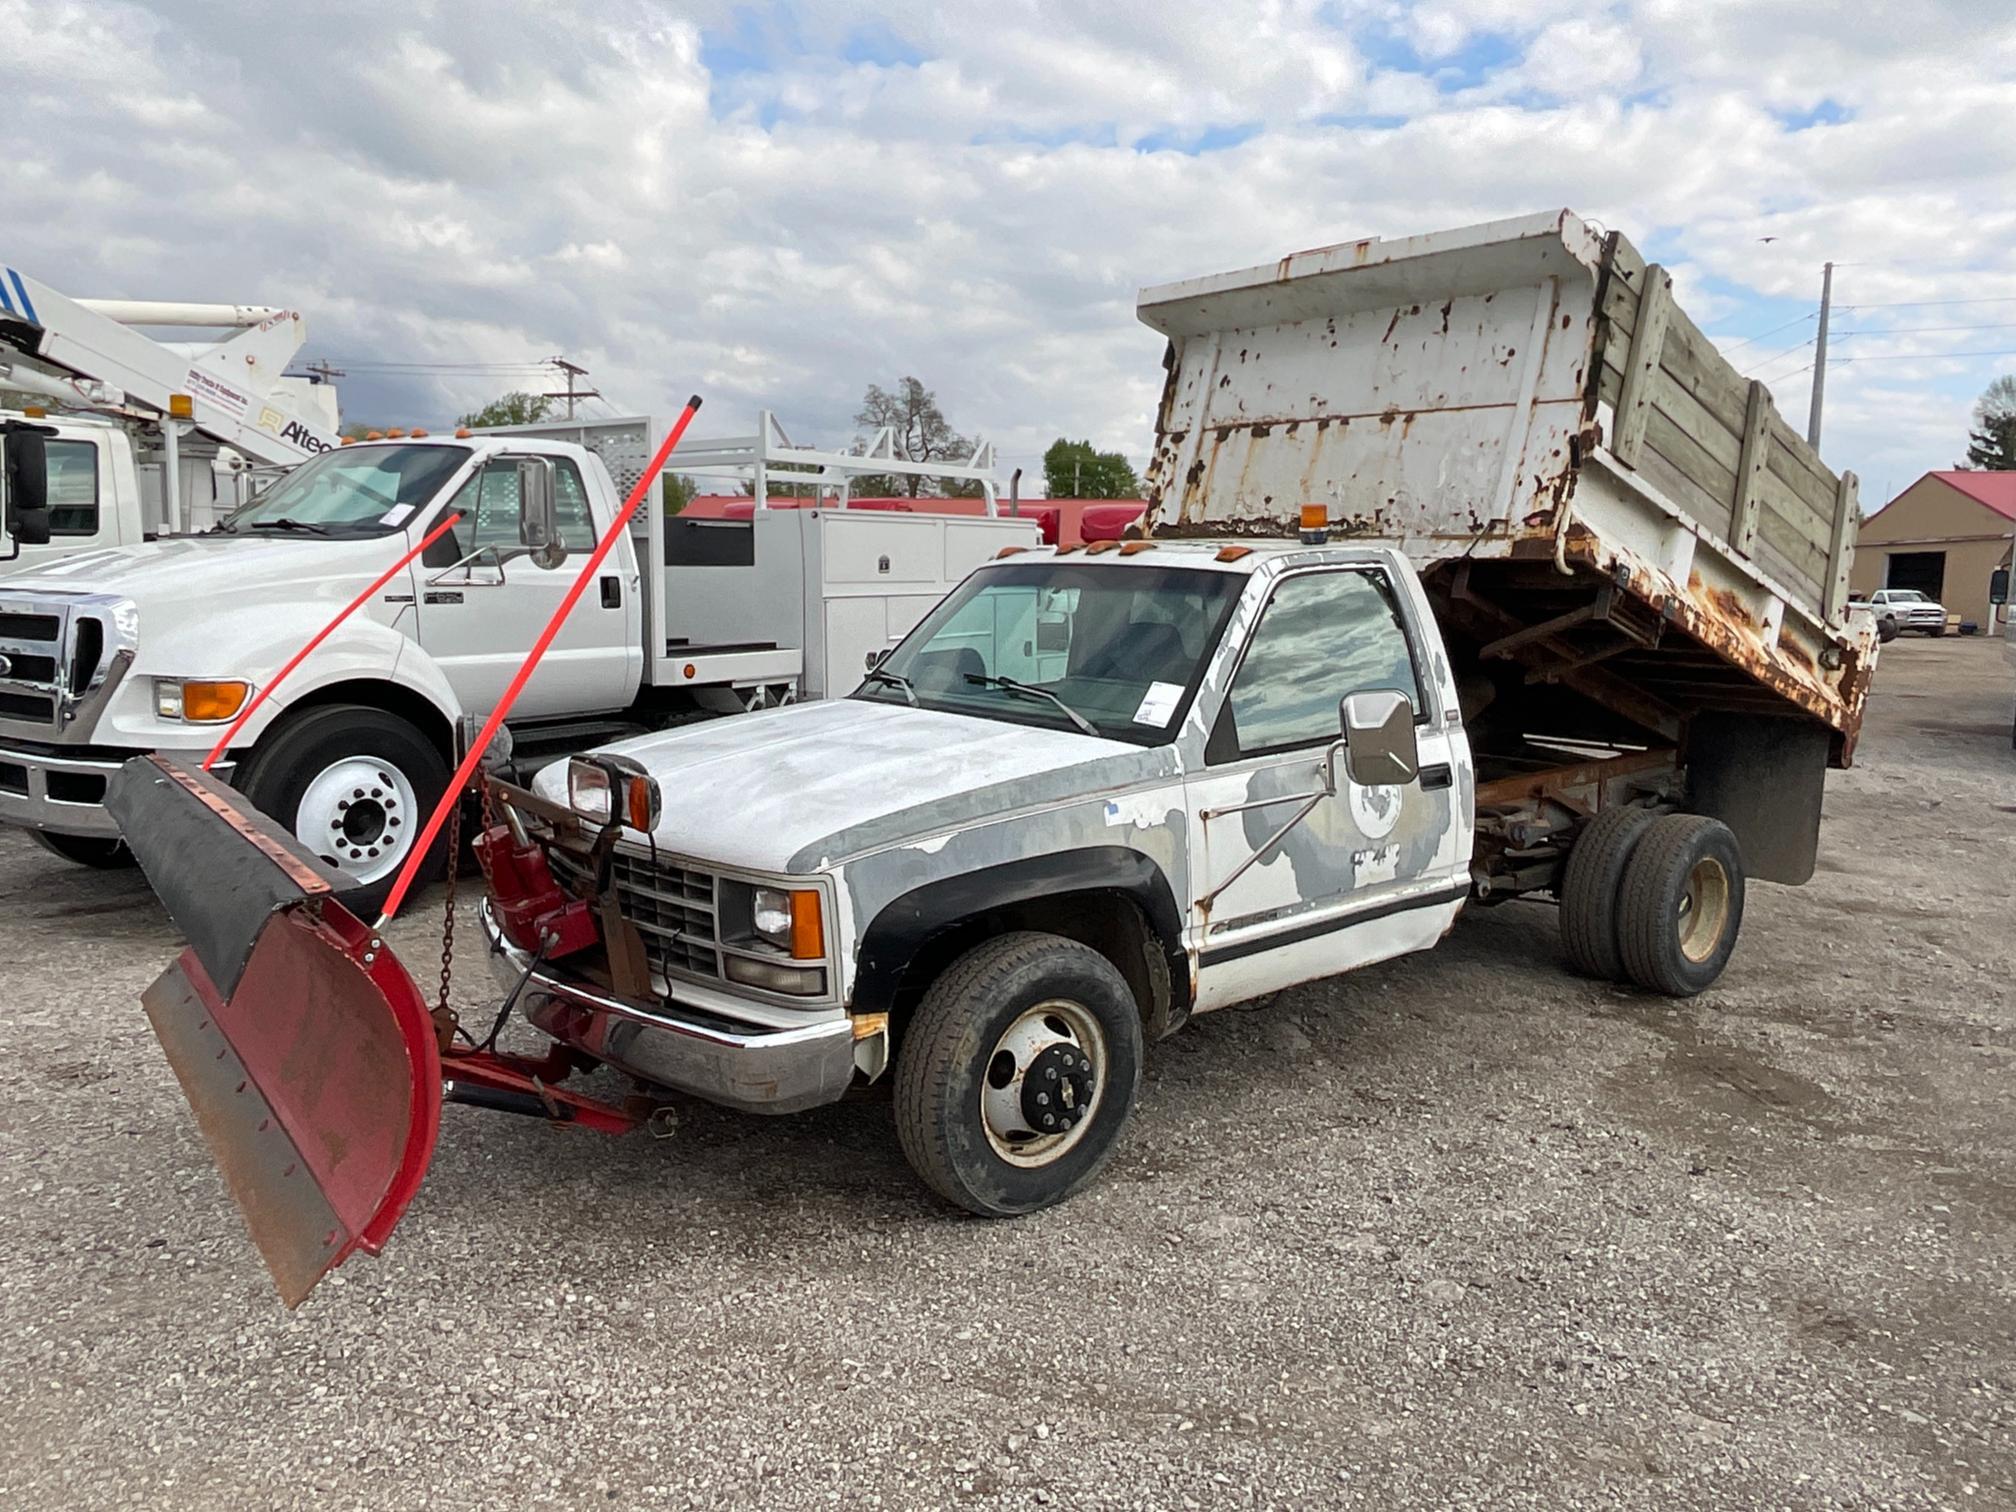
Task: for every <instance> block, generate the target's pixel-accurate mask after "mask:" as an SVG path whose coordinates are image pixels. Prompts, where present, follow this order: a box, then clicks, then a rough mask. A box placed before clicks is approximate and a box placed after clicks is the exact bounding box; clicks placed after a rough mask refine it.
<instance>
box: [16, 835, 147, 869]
mask: <svg viewBox="0 0 2016 1512" xmlns="http://www.w3.org/2000/svg"><path fill="white" fill-rule="evenodd" d="M29 833H30V834H31V835H33V836H34V837H35V840H36V843H37V844H39V845H40V846H41V847H42V849H44V850H46V851H48V852H49V854H50V855H52V856H61V857H62V858H63V859H64V860H65V861H69V862H72V863H74V864H75V865H78V866H89V867H92V868H94V869H96V870H98V871H121V870H123V869H124V868H126V867H129V866H132V865H133V864H134V860H133V852H132V851H130V850H128V849H127V848H126V842H125V841H124V840H114V839H112V838H111V837H110V836H109V835H52V834H50V833H49V832H48V831H47V830H30V831H29Z"/></svg>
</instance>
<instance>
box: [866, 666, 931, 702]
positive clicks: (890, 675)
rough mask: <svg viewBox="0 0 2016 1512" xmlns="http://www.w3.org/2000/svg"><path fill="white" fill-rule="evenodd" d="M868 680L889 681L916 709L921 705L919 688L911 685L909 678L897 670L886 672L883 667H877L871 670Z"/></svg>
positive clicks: (905, 700) (904, 699)
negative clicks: (918, 694) (918, 698)
mask: <svg viewBox="0 0 2016 1512" xmlns="http://www.w3.org/2000/svg"><path fill="white" fill-rule="evenodd" d="M868 681H869V682H879V683H887V684H889V686H890V687H892V688H894V689H895V690H896V691H897V692H899V693H901V694H902V695H903V701H904V702H905V703H907V704H909V705H910V707H911V708H913V709H915V708H918V707H920V705H919V704H918V702H917V690H916V689H915V688H913V687H911V686H910V679H909V678H907V677H903V676H901V675H899V674H897V673H895V672H885V671H884V670H883V669H882V668H880V667H876V668H875V669H874V670H873V671H871V672H870V673H869V674H868Z"/></svg>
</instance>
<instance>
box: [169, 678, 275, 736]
mask: <svg viewBox="0 0 2016 1512" xmlns="http://www.w3.org/2000/svg"><path fill="white" fill-rule="evenodd" d="M251 692H252V685H251V684H250V683H246V682H237V681H234V680H224V681H203V680H200V679H197V678H174V677H157V678H155V679H154V712H155V714H157V715H158V716H160V717H161V718H162V719H176V720H182V721H184V722H186V723H189V724H222V723H223V722H224V721H225V720H227V719H234V718H236V717H237V714H238V711H239V710H240V709H242V708H244V707H245V700H246V699H247V698H248V697H249V696H250V695H251Z"/></svg>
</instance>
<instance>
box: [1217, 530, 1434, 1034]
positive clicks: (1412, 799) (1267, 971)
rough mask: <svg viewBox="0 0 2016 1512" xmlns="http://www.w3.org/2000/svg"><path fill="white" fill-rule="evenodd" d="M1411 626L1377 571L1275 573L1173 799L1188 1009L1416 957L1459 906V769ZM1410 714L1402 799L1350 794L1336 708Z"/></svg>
mask: <svg viewBox="0 0 2016 1512" xmlns="http://www.w3.org/2000/svg"><path fill="white" fill-rule="evenodd" d="M1415 613H1416V610H1415V608H1414V607H1413V606H1411V605H1410V603H1409V601H1408V599H1407V598H1406V597H1405V596H1404V595H1403V594H1402V593H1401V592H1400V591H1399V587H1398V585H1396V584H1395V583H1394V581H1393V580H1392V578H1391V576H1390V575H1389V574H1388V573H1387V572H1386V571H1385V570H1384V569H1382V568H1380V567H1377V566H1365V567H1356V566H1353V567H1334V568H1332V567H1324V568H1316V569H1309V570H1304V571H1298V572H1292V573H1289V574H1287V575H1285V576H1283V577H1281V578H1280V579H1278V580H1277V581H1276V582H1275V583H1274V584H1273V585H1272V588H1271V591H1270V593H1269V597H1268V599H1267V602H1266V604H1265V605H1264V606H1263V608H1262V610H1261V613H1260V617H1259V620H1258V623H1257V625H1256V628H1255V629H1254V631H1253V633H1252V635H1251V636H1250V637H1249V639H1248V641H1247V644H1246V648H1245V651H1244V653H1243V655H1242V657H1241V659H1240V662H1239V666H1238V669H1237V671H1236V672H1235V673H1234V676H1233V679H1232V683H1231V686H1230V689H1229V691H1228V693H1227V695H1226V698H1225V700H1224V703H1223V705H1222V706H1221V708H1220V710H1219V713H1218V716H1217V718H1216V721H1215V723H1214V725H1213V728H1212V731H1211V735H1210V738H1209V741H1208V743H1207V746H1206V751H1205V765H1204V769H1203V771H1202V772H1201V773H1200V774H1198V775H1197V776H1195V777H1192V778H1191V779H1189V780H1188V781H1187V782H1186V784H1185V789H1186V795H1187V800H1188V807H1189V826H1190V851H1191V857H1192V863H1191V876H1192V892H1193V894H1194V896H1193V899H1192V903H1193V907H1192V910H1191V916H1190V920H1189V927H1190V936H1191V938H1190V944H1191V946H1192V947H1193V948H1194V949H1196V950H1197V951H1198V953H1199V967H1200V970H1199V981H1198V1007H1199V1008H1200V1009H1204V1008H1213V1007H1219V1006H1222V1005H1223V1004H1226V1003H1232V1002H1238V1001H1241V1000H1243V999H1245V998H1249V997H1254V996H1257V995H1259V994H1260V993H1264V992H1271V991H1273V990H1275V989H1276V988H1280V987H1286V986H1289V985H1292V984H1293V983H1296V982H1304V981H1309V980H1311V979H1313V978H1316V977H1321V976H1328V975H1331V974H1333V973H1336V972H1339V971H1344V970H1348V969H1350V968H1351V967H1354V966H1360V965H1364V964H1366V963H1367V962H1370V961H1375V960H1380V959H1383V958H1384V957H1387V956H1391V955H1398V954H1400V953H1402V952H1404V951H1408V950H1418V949H1422V948H1425V947H1426V946H1428V945H1432V944H1433V943H1434V942H1435V941H1436V940H1437V939H1439V938H1440V937H1441V935H1442V932H1443V931H1444V930H1445V929H1446V928H1447V927H1448V924H1449V922H1450V921H1451V920H1452V919H1453V918H1454V917H1455V913H1456V909H1457V907H1458V906H1459V904H1460V902H1461V900H1462V897H1463V895H1464V894H1465V893H1467V891H1468V890H1469V864H1470V816H1469V807H1468V802H1467V799H1466V798H1465V796H1464V794H1463V793H1461V792H1460V791H1459V783H1458V781H1457V772H1458V769H1459V765H1460V767H1461V769H1462V770H1463V771H1464V772H1465V773H1466V774H1467V771H1468V766H1469V753H1468V750H1467V747H1466V746H1465V743H1464V736H1463V733H1462V730H1461V727H1460V725H1459V724H1458V723H1457V720H1456V717H1455V715H1454V703H1453V697H1452V696H1451V690H1449V689H1446V688H1440V687H1437V686H1436V682H1435V678H1434V675H1433V673H1432V672H1431V670H1430V669H1431V668H1432V667H1433V666H1434V662H1433V660H1432V659H1431V658H1430V657H1429V656H1427V655H1425V654H1424V652H1425V651H1426V650H1427V649H1428V646H1429V644H1430V642H1428V641H1427V639H1426V638H1425V636H1424V634H1423V632H1422V630H1421V627H1420V625H1419V624H1418V623H1416V622H1415ZM1380 689H1392V690H1394V691H1397V692H1399V693H1402V694H1404V695H1405V696H1406V698H1407V699H1408V701H1409V703H1410V704H1411V705H1412V706H1413V709H1414V711H1415V734H1416V740H1417V743H1418V750H1419V762H1418V770H1417V774H1416V776H1415V777H1414V778H1413V779H1412V780H1411V781H1408V782H1405V783H1397V784H1392V785H1379V786H1363V785H1360V784H1359V783H1356V782H1354V781H1353V780H1352V779H1351V776H1350V773H1349V771H1348V769H1347V763H1346V761H1345V760H1344V757H1343V752H1342V748H1341V743H1340V739H1339V718H1338V706H1339V703H1340V701H1341V700H1342V699H1344V698H1345V697H1346V696H1347V695H1349V694H1352V693H1357V692H1369V691H1374V690H1380Z"/></svg>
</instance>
